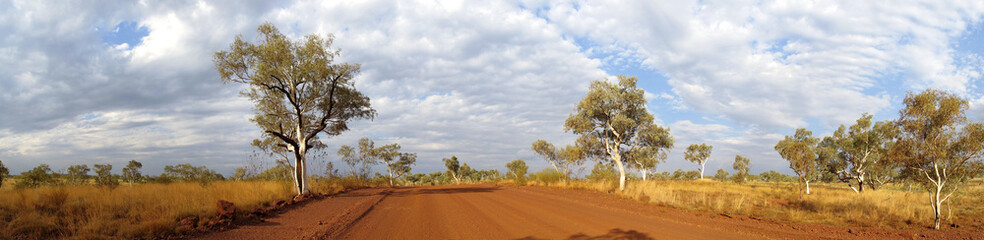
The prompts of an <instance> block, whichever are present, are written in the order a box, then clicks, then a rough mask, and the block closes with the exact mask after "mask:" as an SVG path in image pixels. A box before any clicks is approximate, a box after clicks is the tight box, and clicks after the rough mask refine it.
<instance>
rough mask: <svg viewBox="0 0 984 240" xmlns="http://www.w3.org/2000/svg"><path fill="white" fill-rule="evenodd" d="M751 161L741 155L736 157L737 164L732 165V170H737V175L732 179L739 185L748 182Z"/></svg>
mask: <svg viewBox="0 0 984 240" xmlns="http://www.w3.org/2000/svg"><path fill="white" fill-rule="evenodd" d="M749 162H750V160H748V158H746V157H742V156H741V155H735V163H733V164H731V168H734V169H735V174H733V175H732V176H731V178H732V179H733V180H734V181H735V182H738V183H743V182H745V181H746V180H748V171H749V169H748V163H749Z"/></svg>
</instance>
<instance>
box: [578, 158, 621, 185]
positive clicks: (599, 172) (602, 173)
mask: <svg viewBox="0 0 984 240" xmlns="http://www.w3.org/2000/svg"><path fill="white" fill-rule="evenodd" d="M585 177H586V178H588V179H590V180H595V181H618V171H617V170H615V166H612V165H611V164H605V163H601V162H598V163H596V164H595V165H594V168H592V169H591V174H588V175H587V176H585Z"/></svg>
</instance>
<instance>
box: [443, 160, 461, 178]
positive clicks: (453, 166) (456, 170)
mask: <svg viewBox="0 0 984 240" xmlns="http://www.w3.org/2000/svg"><path fill="white" fill-rule="evenodd" d="M443 160H444V166H445V167H447V168H448V171H447V174H448V175H450V176H451V178H453V179H454V182H455V183H458V184H460V183H461V172H460V171H461V163H460V162H458V157H455V156H451V158H445V159H443Z"/></svg>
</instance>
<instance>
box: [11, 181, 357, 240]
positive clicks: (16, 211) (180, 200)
mask: <svg viewBox="0 0 984 240" xmlns="http://www.w3.org/2000/svg"><path fill="white" fill-rule="evenodd" d="M4 185H5V186H4V187H2V188H0V239H10V238H16V239H38V238H69V237H72V238H126V239H132V238H153V237H155V236H159V235H161V234H167V233H172V232H174V231H175V228H176V227H177V221H178V220H180V219H182V218H185V217H189V216H198V217H200V218H201V219H203V220H209V219H211V218H214V217H215V216H216V215H217V214H218V213H217V209H216V202H217V201H218V200H226V201H229V202H232V203H233V204H235V205H236V207H237V208H238V209H240V211H243V212H245V211H248V210H249V209H253V208H256V207H259V206H261V205H264V204H267V203H269V202H272V201H276V200H283V199H290V198H291V197H293V195H294V193H293V191H292V185H290V184H289V183H286V182H272V181H228V182H213V183H211V184H208V185H202V184H199V183H172V184H141V185H135V186H133V187H128V186H126V185H123V186H120V187H117V188H115V189H111V188H105V187H96V186H59V187H40V188H34V189H12V188H11V187H10V186H9V185H8V184H7V183H4ZM357 185H359V183H358V182H351V183H349V182H345V181H328V180H319V181H312V186H311V188H312V190H313V191H315V192H322V193H335V192H338V191H341V190H343V189H346V188H354V187H356V186H357Z"/></svg>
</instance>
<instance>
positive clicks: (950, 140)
mask: <svg viewBox="0 0 984 240" xmlns="http://www.w3.org/2000/svg"><path fill="white" fill-rule="evenodd" d="M904 103H905V108H903V109H902V110H901V111H899V120H897V121H896V124H897V125H898V126H899V127H900V128H901V134H900V135H899V137H898V141H897V142H896V144H895V146H894V148H893V149H892V158H893V159H895V160H896V161H898V162H900V163H901V164H902V166H903V171H904V172H905V173H904V174H905V175H906V176H909V178H910V180H913V181H915V182H917V183H919V184H920V185H922V186H923V187H924V188H925V189H926V190H927V191H929V193H930V200H931V201H930V205H931V206H932V207H933V214H934V217H935V220H934V224H933V228H935V229H940V206H942V205H943V204H944V203H945V202H946V201H947V200H949V199H950V196H952V195H953V193H955V192H956V191H957V190H958V189H959V188H960V186H961V185H963V184H964V183H965V182H966V181H967V180H968V179H969V178H970V177H972V176H975V175H976V174H977V173H978V171H979V169H978V168H977V167H975V165H977V164H980V159H981V153H982V150H984V124H981V123H977V122H971V121H968V120H967V117H966V113H965V112H966V110H967V108H968V104H967V101H966V100H963V99H961V98H960V97H957V96H956V95H953V94H952V93H946V92H942V91H938V90H925V91H923V92H922V93H919V94H914V93H912V92H909V93H908V94H906V97H905V101H904Z"/></svg>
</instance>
